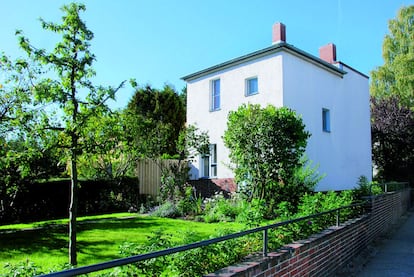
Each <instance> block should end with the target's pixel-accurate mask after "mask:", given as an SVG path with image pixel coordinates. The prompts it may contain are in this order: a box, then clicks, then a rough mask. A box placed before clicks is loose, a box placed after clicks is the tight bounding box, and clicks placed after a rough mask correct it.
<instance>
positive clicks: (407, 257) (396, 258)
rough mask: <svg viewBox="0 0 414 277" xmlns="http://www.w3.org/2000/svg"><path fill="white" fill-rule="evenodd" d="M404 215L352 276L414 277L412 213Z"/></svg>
mask: <svg viewBox="0 0 414 277" xmlns="http://www.w3.org/2000/svg"><path fill="white" fill-rule="evenodd" d="M404 217H405V218H404ZM404 217H403V219H405V220H403V221H402V222H401V224H400V225H398V226H396V227H397V228H396V230H395V231H393V232H391V233H390V234H388V235H386V236H385V237H384V239H383V240H381V241H379V242H377V243H376V245H375V247H374V248H375V253H373V254H372V257H371V258H370V259H369V261H368V262H367V264H366V265H365V266H363V267H362V268H361V271H360V272H359V273H356V274H355V275H354V276H357V277H388V276H390V277H408V276H412V277H414V214H413V212H412V211H411V212H409V213H407V214H406V215H404Z"/></svg>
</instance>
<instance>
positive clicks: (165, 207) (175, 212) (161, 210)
mask: <svg viewBox="0 0 414 277" xmlns="http://www.w3.org/2000/svg"><path fill="white" fill-rule="evenodd" d="M151 215H152V216H157V217H168V218H176V217H179V216H181V214H180V211H179V209H178V207H177V205H176V204H175V203H173V202H171V201H165V202H164V203H162V204H161V205H160V206H158V207H156V209H155V210H154V211H153V212H152V213H151Z"/></svg>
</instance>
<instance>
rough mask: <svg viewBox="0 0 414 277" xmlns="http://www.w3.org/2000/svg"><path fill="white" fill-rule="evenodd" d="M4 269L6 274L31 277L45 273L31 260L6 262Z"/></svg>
mask: <svg viewBox="0 0 414 277" xmlns="http://www.w3.org/2000/svg"><path fill="white" fill-rule="evenodd" d="M4 269H5V275H4V276H16V277H31V276H37V275H41V274H44V272H42V271H41V270H40V268H39V267H38V266H37V265H36V264H34V263H33V262H31V261H29V260H26V261H24V262H20V263H18V264H10V263H7V264H5V266H4Z"/></svg>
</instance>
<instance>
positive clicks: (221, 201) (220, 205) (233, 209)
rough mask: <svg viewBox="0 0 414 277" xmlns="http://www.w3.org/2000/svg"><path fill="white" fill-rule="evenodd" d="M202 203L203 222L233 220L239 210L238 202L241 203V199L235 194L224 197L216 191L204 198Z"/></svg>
mask: <svg viewBox="0 0 414 277" xmlns="http://www.w3.org/2000/svg"><path fill="white" fill-rule="evenodd" d="M204 204H205V208H204V221H205V222H208V223H211V222H229V221H234V220H235V219H236V217H237V215H238V214H239V213H240V212H241V205H240V204H243V200H241V199H239V198H238V197H237V195H236V194H234V195H232V197H230V198H225V197H224V195H223V194H222V193H217V194H215V195H214V196H213V197H211V198H207V199H205V200H204Z"/></svg>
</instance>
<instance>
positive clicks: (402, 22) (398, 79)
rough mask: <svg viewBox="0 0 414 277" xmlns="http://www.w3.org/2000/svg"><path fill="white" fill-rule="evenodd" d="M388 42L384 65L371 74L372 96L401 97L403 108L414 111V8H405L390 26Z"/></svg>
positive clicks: (386, 41)
mask: <svg viewBox="0 0 414 277" xmlns="http://www.w3.org/2000/svg"><path fill="white" fill-rule="evenodd" d="M388 29H389V34H387V35H386V36H385V38H384V42H383V46H382V56H383V59H384V64H383V65H382V66H379V67H378V68H376V69H375V70H373V71H372V72H371V87H370V90H371V95H372V96H373V97H375V98H387V97H391V96H398V98H399V100H400V104H402V105H404V106H406V107H409V108H410V109H412V110H414V66H413V64H414V6H408V7H402V8H401V9H400V10H399V11H398V14H397V17H396V18H395V19H391V20H390V21H389V23H388Z"/></svg>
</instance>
